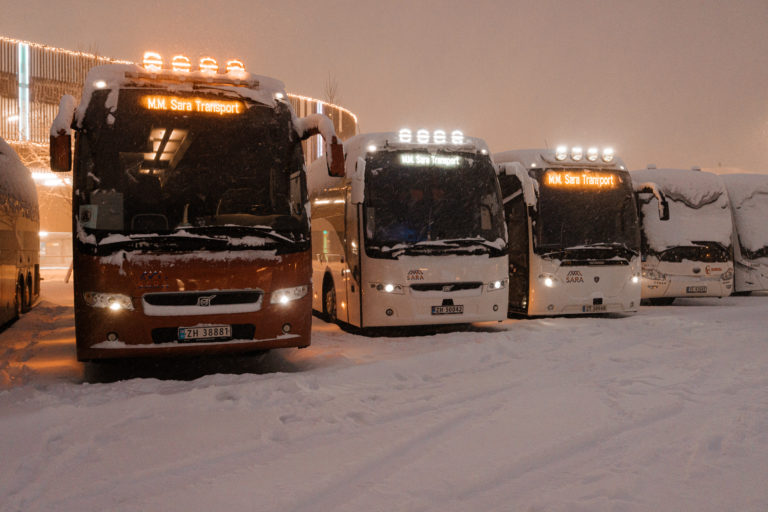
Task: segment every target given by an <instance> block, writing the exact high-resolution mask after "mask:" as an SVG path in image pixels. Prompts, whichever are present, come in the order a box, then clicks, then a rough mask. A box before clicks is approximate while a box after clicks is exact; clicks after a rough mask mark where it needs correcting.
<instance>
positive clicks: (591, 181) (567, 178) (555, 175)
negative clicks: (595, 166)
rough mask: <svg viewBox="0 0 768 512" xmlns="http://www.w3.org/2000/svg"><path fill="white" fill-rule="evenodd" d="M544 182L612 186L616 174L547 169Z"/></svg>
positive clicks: (556, 185)
mask: <svg viewBox="0 0 768 512" xmlns="http://www.w3.org/2000/svg"><path fill="white" fill-rule="evenodd" d="M544 184H545V185H547V186H550V187H582V188H603V187H608V188H613V187H615V186H616V176H615V175H613V174H599V173H595V172H591V171H587V170H585V171H581V172H571V171H548V172H547V173H546V174H545V175H544Z"/></svg>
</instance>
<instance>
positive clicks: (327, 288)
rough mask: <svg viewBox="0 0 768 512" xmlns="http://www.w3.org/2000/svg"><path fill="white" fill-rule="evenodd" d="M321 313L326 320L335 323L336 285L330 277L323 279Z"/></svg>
mask: <svg viewBox="0 0 768 512" xmlns="http://www.w3.org/2000/svg"><path fill="white" fill-rule="evenodd" d="M323 314H324V315H325V319H326V320H327V321H329V322H331V323H336V320H337V315H336V287H335V286H333V279H332V278H326V279H325V280H324V281H323Z"/></svg>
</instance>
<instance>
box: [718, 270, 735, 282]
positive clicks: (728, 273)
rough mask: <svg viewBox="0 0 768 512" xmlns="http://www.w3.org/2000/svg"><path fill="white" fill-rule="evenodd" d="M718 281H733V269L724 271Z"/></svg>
mask: <svg viewBox="0 0 768 512" xmlns="http://www.w3.org/2000/svg"><path fill="white" fill-rule="evenodd" d="M720 279H722V280H723V281H728V280H730V279H733V269H732V268H729V269H728V270H726V271H725V272H723V273H722V274H721V275H720Z"/></svg>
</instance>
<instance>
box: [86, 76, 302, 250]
mask: <svg viewBox="0 0 768 512" xmlns="http://www.w3.org/2000/svg"><path fill="white" fill-rule="evenodd" d="M105 92H106V91H105ZM100 96H101V95H100V94H99V93H95V94H94V96H93V100H92V102H91V105H90V106H89V109H88V112H87V114H86V118H85V122H84V126H83V131H82V132H81V133H80V139H81V140H80V141H79V145H78V162H77V172H76V173H75V175H76V180H77V186H76V188H77V193H76V197H75V202H76V205H75V207H76V208H77V210H76V211H77V212H78V215H79V224H80V226H81V227H82V228H83V229H84V230H85V231H86V232H88V233H92V234H95V235H97V238H99V239H101V238H103V237H105V236H108V235H114V234H122V235H129V236H130V237H131V238H132V239H136V238H137V237H138V238H141V237H140V236H139V235H141V234H161V235H173V234H177V233H183V234H190V233H192V234H194V235H201V236H215V237H226V236H227V235H231V236H235V237H241V238H242V237H244V236H252V237H253V236H255V237H260V238H261V239H263V240H267V239H268V240H270V241H271V242H272V243H275V242H278V241H286V240H287V241H288V242H296V241H301V240H306V239H308V233H307V225H308V223H307V221H306V215H305V212H304V203H305V198H306V184H305V178H304V172H303V158H302V153H301V145H300V141H299V140H298V137H297V136H296V135H295V132H294V130H293V129H292V124H291V113H290V111H289V109H288V108H287V107H286V106H285V105H283V104H281V103H278V104H277V106H276V107H274V108H273V107H270V106H266V105H261V104H259V103H254V102H252V101H250V100H246V99H244V98H238V99H232V98H231V97H223V98H222V97H221V96H214V95H210V94H209V95H207V96H206V95H205V94H204V93H200V92H196V93H195V94H194V95H191V94H190V95H188V96H184V95H182V94H181V93H175V94H173V95H172V96H169V95H168V93H167V92H166V93H157V92H156V91H155V93H154V94H153V91H146V90H122V91H120V98H119V102H118V108H117V111H116V112H115V113H114V114H109V113H108V112H106V111H105V110H104V108H103V104H104V98H103V97H100ZM152 102H154V103H152ZM112 116H114V117H112ZM113 238H114V237H113ZM193 238H194V237H193ZM154 239H157V240H160V239H159V238H156V237H155V238H154Z"/></svg>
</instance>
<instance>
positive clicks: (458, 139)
mask: <svg viewBox="0 0 768 512" xmlns="http://www.w3.org/2000/svg"><path fill="white" fill-rule="evenodd" d="M451 144H464V134H463V133H462V132H461V130H453V131H452V132H451Z"/></svg>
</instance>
